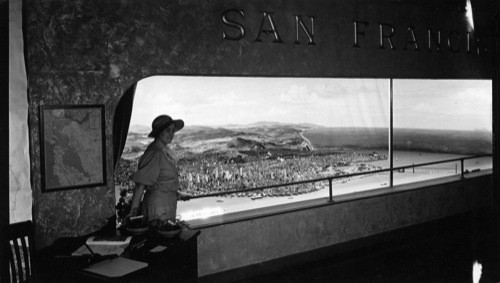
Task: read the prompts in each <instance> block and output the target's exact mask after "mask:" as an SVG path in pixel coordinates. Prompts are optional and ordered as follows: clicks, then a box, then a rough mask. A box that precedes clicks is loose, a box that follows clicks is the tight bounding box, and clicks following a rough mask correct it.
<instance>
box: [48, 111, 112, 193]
mask: <svg viewBox="0 0 500 283" xmlns="http://www.w3.org/2000/svg"><path fill="white" fill-rule="evenodd" d="M39 110H40V111H39V114H40V167H41V168H40V169H41V181H42V184H41V185H42V186H41V188H42V192H52V191H61V190H70V189H78V188H88V187H97V186H105V185H106V146H105V120H104V119H105V116H104V105H41V106H40V108H39Z"/></svg>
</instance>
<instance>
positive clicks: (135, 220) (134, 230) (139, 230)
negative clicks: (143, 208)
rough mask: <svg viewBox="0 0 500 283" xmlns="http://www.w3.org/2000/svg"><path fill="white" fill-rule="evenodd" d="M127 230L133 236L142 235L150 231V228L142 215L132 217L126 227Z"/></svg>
mask: <svg viewBox="0 0 500 283" xmlns="http://www.w3.org/2000/svg"><path fill="white" fill-rule="evenodd" d="M125 229H126V230H127V231H128V232H130V233H131V234H132V235H141V234H143V233H144V232H146V231H148V230H149V226H148V224H147V223H146V222H145V221H144V217H143V216H142V215H139V216H133V217H130V221H129V223H128V224H127V225H126V226H125Z"/></svg>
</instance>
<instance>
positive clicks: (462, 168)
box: [460, 158, 465, 179]
mask: <svg viewBox="0 0 500 283" xmlns="http://www.w3.org/2000/svg"><path fill="white" fill-rule="evenodd" d="M460 178H461V179H465V175H464V159H463V158H460Z"/></svg>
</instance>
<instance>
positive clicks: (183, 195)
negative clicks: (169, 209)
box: [177, 191, 192, 201]
mask: <svg viewBox="0 0 500 283" xmlns="http://www.w3.org/2000/svg"><path fill="white" fill-rule="evenodd" d="M191 197H192V195H190V194H188V193H185V192H181V191H177V199H178V200H182V201H186V200H190V199H191Z"/></svg>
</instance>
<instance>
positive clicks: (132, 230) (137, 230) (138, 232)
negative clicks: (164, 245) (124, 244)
mask: <svg viewBox="0 0 500 283" xmlns="http://www.w3.org/2000/svg"><path fill="white" fill-rule="evenodd" d="M148 229H149V227H148V226H146V227H139V228H129V227H127V228H126V230H127V231H128V232H130V233H131V234H132V235H141V234H142V233H144V232H146V231H148Z"/></svg>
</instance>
